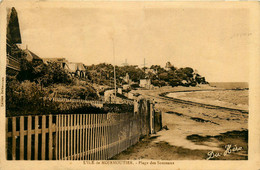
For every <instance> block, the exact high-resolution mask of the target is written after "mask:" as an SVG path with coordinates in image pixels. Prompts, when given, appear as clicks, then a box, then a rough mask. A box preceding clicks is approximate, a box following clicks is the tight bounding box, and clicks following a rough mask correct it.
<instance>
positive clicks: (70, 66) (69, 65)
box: [65, 62, 86, 72]
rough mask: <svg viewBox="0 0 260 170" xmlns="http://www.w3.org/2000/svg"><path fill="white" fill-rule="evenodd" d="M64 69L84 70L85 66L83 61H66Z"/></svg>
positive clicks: (71, 70)
mask: <svg viewBox="0 0 260 170" xmlns="http://www.w3.org/2000/svg"><path fill="white" fill-rule="evenodd" d="M65 67H66V69H68V71H69V72H76V71H77V70H79V71H85V70H86V69H85V67H84V64H83V63H72V62H70V63H66V66H65Z"/></svg>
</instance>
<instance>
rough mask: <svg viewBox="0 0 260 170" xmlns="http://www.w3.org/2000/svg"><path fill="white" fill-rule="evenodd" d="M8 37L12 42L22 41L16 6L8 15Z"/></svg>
mask: <svg viewBox="0 0 260 170" xmlns="http://www.w3.org/2000/svg"><path fill="white" fill-rule="evenodd" d="M6 37H7V39H9V40H10V41H11V42H12V43H22V39H21V33H20V27H19V21H18V14H17V12H16V10H15V8H14V7H12V9H10V10H9V12H8V15H7V30H6Z"/></svg>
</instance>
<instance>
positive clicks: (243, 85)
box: [209, 82, 249, 89]
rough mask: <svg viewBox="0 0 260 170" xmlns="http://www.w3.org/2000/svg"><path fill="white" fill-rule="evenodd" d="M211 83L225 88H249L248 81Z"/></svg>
mask: <svg viewBox="0 0 260 170" xmlns="http://www.w3.org/2000/svg"><path fill="white" fill-rule="evenodd" d="M209 84H210V85H211V86H216V87H218V88H224V89H236V88H241V89H244V88H249V85H248V82H211V83H209Z"/></svg>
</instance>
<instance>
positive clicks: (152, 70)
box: [145, 68, 157, 74]
mask: <svg viewBox="0 0 260 170" xmlns="http://www.w3.org/2000/svg"><path fill="white" fill-rule="evenodd" d="M149 73H152V74H157V70H154V69H150V68H147V69H145V74H149Z"/></svg>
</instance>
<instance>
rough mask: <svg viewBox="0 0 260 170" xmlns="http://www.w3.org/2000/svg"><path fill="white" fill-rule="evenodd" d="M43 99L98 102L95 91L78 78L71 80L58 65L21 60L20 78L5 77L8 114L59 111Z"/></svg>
mask: <svg viewBox="0 0 260 170" xmlns="http://www.w3.org/2000/svg"><path fill="white" fill-rule="evenodd" d="M43 97H51V98H52V97H60V98H71V99H88V100H93V99H98V98H99V96H98V94H97V92H96V90H95V89H94V88H93V87H92V85H90V84H89V83H87V82H86V80H80V79H79V78H77V77H72V76H71V75H70V74H69V73H68V72H67V71H66V70H64V69H62V68H61V67H60V66H59V65H58V64H57V63H50V64H48V65H46V64H44V63H42V62H29V61H27V60H26V59H22V61H21V71H20V72H19V73H18V75H17V76H9V75H7V78H6V110H7V115H8V114H11V112H12V113H14V114H15V113H16V112H19V113H21V114H35V113H36V112H37V114H38V113H39V112H42V113H48V112H53V110H59V109H58V105H57V104H55V103H53V102H50V101H48V100H43Z"/></svg>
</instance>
